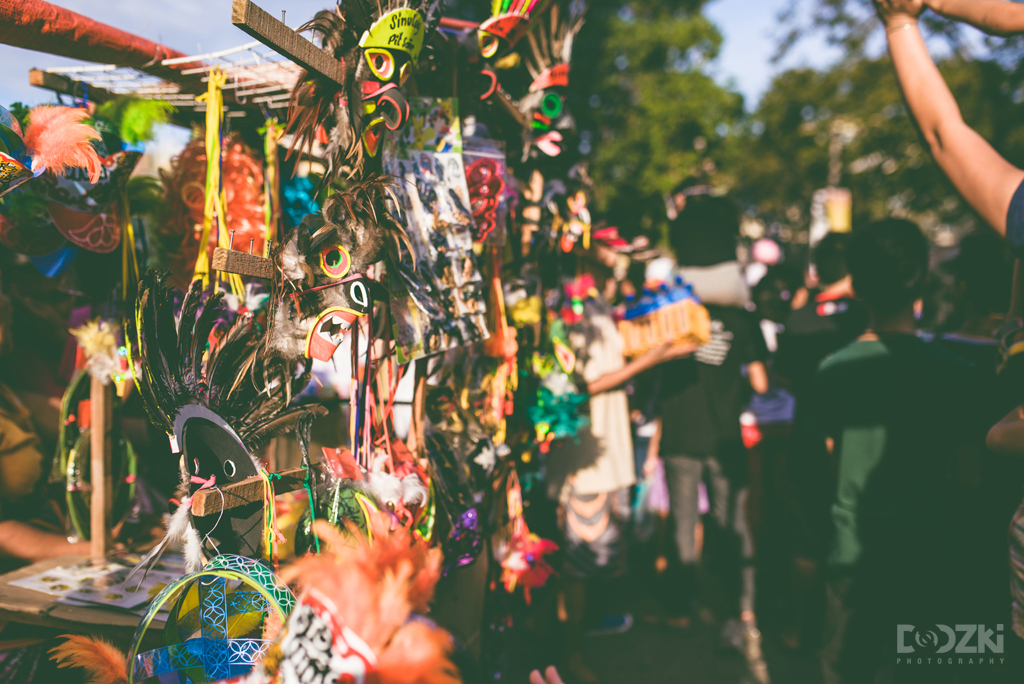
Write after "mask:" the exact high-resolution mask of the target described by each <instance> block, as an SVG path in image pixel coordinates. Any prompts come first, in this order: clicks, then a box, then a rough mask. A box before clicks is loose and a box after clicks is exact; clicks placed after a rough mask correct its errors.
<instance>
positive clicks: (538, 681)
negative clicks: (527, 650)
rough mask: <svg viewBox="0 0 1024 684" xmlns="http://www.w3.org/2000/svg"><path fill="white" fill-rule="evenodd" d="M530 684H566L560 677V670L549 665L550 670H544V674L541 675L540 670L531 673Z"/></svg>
mask: <svg viewBox="0 0 1024 684" xmlns="http://www.w3.org/2000/svg"><path fill="white" fill-rule="evenodd" d="M530 684H565V683H564V682H563V681H562V678H561V677H560V676H559V675H558V670H556V669H555V666H554V665H548V669H546V670H544V674H543V675H541V673H540V670H534V671H533V672H531V673H530Z"/></svg>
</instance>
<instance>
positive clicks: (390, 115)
mask: <svg viewBox="0 0 1024 684" xmlns="http://www.w3.org/2000/svg"><path fill="white" fill-rule="evenodd" d="M440 20H441V11H440V0H384V2H383V3H380V2H377V1H376V0H344V1H343V2H339V3H338V5H337V7H336V8H335V9H334V10H323V11H321V12H317V14H316V16H315V17H313V19H312V20H310V21H308V22H306V23H305V24H303V25H302V26H301V27H299V31H300V32H301V31H312V32H314V33H315V34H318V35H319V36H320V38H321V40H322V45H323V49H324V50H325V51H328V52H330V53H331V54H332V55H333V56H334V57H335V58H336V59H338V60H340V61H341V62H342V64H343V65H344V78H345V84H344V86H339V85H338V84H337V83H336V82H334V81H331V80H327V79H324V78H322V77H318V76H316V75H312V74H305V75H303V76H302V77H300V78H299V81H298V83H297V84H296V86H295V89H294V90H293V91H292V96H291V101H290V102H289V128H290V129H291V130H292V131H293V132H294V133H295V138H294V142H293V143H292V149H295V148H296V147H298V148H299V149H300V150H304V151H306V152H309V151H311V150H312V146H313V143H314V142H315V141H318V142H320V143H322V144H324V145H326V147H327V169H326V172H325V174H324V181H323V184H324V185H326V184H329V183H330V181H331V180H333V179H334V178H336V177H338V176H345V177H350V178H352V177H355V178H362V177H364V176H365V174H364V171H365V170H366V169H367V167H368V166H369V170H379V169H380V148H381V143H382V141H383V139H384V134H385V131H386V130H391V131H396V130H398V129H400V128H401V127H402V126H404V125H405V123H406V121H407V120H408V119H409V104H408V103H407V102H406V100H405V97H404V96H403V95H402V91H401V87H402V85H404V84H405V81H406V79H407V78H408V77H409V76H410V75H411V73H412V71H413V69H415V67H416V63H417V61H418V60H419V56H420V50H421V49H422V48H423V43H424V42H425V40H426V38H427V36H429V35H430V34H431V33H432V32H433V31H434V30H435V28H436V27H437V24H438V22H439V21H440ZM371 160H372V161H371Z"/></svg>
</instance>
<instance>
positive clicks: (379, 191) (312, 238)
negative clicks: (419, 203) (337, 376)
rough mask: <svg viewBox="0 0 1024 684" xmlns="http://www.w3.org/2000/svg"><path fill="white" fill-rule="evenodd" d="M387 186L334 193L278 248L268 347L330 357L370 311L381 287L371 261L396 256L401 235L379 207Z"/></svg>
mask: <svg viewBox="0 0 1024 684" xmlns="http://www.w3.org/2000/svg"><path fill="white" fill-rule="evenodd" d="M388 193H389V190H388V189H387V184H386V181H384V180H382V179H377V180H374V181H369V182H367V183H362V184H359V185H358V186H357V187H356V188H355V189H353V190H351V191H349V192H347V193H336V194H334V195H332V196H331V197H330V198H329V199H328V200H327V202H326V203H325V204H324V208H323V211H322V212H321V213H320V214H311V215H310V216H307V217H306V219H305V220H304V221H303V222H302V225H300V226H299V227H298V228H297V229H296V230H295V232H294V234H293V235H292V236H291V239H290V240H288V241H287V242H286V243H285V244H284V246H283V247H282V248H280V249H279V250H277V254H276V255H275V257H274V259H275V263H276V267H277V269H278V271H279V272H280V274H281V276H282V279H283V281H284V282H283V286H282V292H281V296H280V297H279V298H277V299H276V304H275V310H274V311H273V315H272V324H271V330H270V346H271V347H272V348H273V349H275V350H276V351H278V352H279V353H281V354H282V355H284V356H286V357H291V358H296V357H302V356H304V357H306V358H313V359H319V360H321V361H328V360H330V359H331V357H332V356H333V355H334V352H335V351H337V349H338V347H339V346H340V345H341V343H342V342H343V341H344V339H345V336H346V335H348V333H349V331H350V330H351V329H352V326H353V325H356V323H357V321H358V319H359V318H361V317H363V316H366V315H367V314H369V313H371V311H372V308H373V301H374V299H378V300H379V299H381V298H382V294H383V293H380V292H379V289H380V286H379V285H378V284H377V283H375V282H374V281H373V280H372V279H371V278H370V277H369V271H370V267H371V266H373V264H375V263H377V262H378V261H381V260H382V259H384V258H385V256H387V255H388V254H389V252H390V253H391V254H394V255H395V256H396V257H397V253H398V250H399V249H400V245H401V244H405V240H406V239H407V238H406V237H405V233H404V232H403V231H402V229H401V227H400V226H399V225H398V223H397V222H396V221H395V220H394V218H392V216H391V215H390V214H389V213H388V212H387V210H386V209H385V208H384V200H385V197H387V196H388ZM375 291H377V292H378V294H377V296H376V297H375V296H374V293H375Z"/></svg>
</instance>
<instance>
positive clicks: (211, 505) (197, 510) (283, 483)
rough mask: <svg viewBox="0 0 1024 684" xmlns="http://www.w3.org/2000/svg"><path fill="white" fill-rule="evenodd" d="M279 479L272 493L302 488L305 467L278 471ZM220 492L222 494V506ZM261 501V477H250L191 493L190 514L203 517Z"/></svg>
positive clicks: (282, 492)
mask: <svg viewBox="0 0 1024 684" xmlns="http://www.w3.org/2000/svg"><path fill="white" fill-rule="evenodd" d="M278 475H280V476H281V479H279V480H276V481H275V482H274V493H275V494H284V493H285V492H294V491H295V490H297V489H302V487H303V482H304V481H305V478H306V469H305V468H289V469H288V470H284V471H281V472H280V473H278ZM221 493H223V494H224V498H223V502H224V504H223V506H222V505H221V501H222V499H221ZM257 501H263V478H262V477H250V478H247V479H245V480H242V481H241V482H234V483H232V484H229V485H226V486H224V487H221V488H220V489H200V490H199V491H198V492H196V493H195V494H193V495H192V515H195V516H199V517H203V516H206V515H217V514H218V513H220V512H221V510H222V509H231V508H238V507H239V506H244V505H246V504H251V503H255V502H257Z"/></svg>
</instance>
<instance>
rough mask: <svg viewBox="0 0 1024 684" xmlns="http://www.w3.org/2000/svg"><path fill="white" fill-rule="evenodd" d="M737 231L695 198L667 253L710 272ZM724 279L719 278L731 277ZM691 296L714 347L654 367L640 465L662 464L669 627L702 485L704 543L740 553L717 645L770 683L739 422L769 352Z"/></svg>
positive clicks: (749, 324) (732, 316) (681, 619)
mask: <svg viewBox="0 0 1024 684" xmlns="http://www.w3.org/2000/svg"><path fill="white" fill-rule="evenodd" d="M738 232H739V218H738V214H737V211H736V208H735V206H733V205H732V203H731V202H729V201H728V200H726V199H724V198H719V197H711V196H706V195H704V196H696V197H692V198H690V199H689V200H688V201H687V203H686V206H685V207H684V209H683V211H682V212H681V213H680V215H679V218H678V220H677V221H676V223H675V224H674V225H673V231H672V233H671V239H672V246H673V248H674V250H675V252H676V256H677V259H678V262H679V264H680V266H684V267H685V266H702V267H703V266H714V265H717V264H721V263H726V262H729V261H733V260H735V258H736V242H735V240H736V235H737V234H738ZM725 273H726V272H723V274H722V275H720V276H717V277H720V278H724V277H729V276H727V275H725ZM737 273H738V271H737ZM720 285H729V284H728V283H721V284H720V283H708V291H715V292H717V291H732V290H734V289H735V288H731V287H728V286H727V287H720ZM695 291H696V294H697V295H698V296H699V297H701V298H702V299H704V304H705V306H706V307H707V309H708V313H709V314H710V317H711V339H710V341H709V342H708V343H707V344H705V345H704V346H702V347H700V348H698V349H697V351H696V352H695V353H694V354H693V356H692V357H690V358H685V359H679V360H675V361H670V362H668V363H665V364H663V365H662V366H660V367H659V368H658V372H659V374H660V376H661V383H660V390H659V396H658V400H657V408H656V411H657V415H658V429H657V432H656V434H655V437H654V438H653V439H652V441H651V448H650V450H649V452H648V454H649V456H648V464H647V465H646V466H645V470H648V469H651V468H653V467H655V464H656V459H657V458H658V457H660V458H661V459H662V461H663V462H664V467H665V478H666V480H667V483H668V489H669V502H670V507H671V515H672V519H673V523H674V525H675V543H676V553H677V556H678V558H677V562H676V563H674V564H673V567H672V570H671V574H672V575H675V576H676V577H677V579H676V580H675V581H672V582H668V585H669V586H671V587H673V589H672V591H671V594H670V596H668V597H667V599H668V605H667V609H668V611H669V612H670V613H671V614H672V617H670V618H669V624H671V625H674V626H677V627H685V626H688V624H689V618H688V616H687V612H688V611H689V609H690V608H691V604H692V602H693V599H694V597H695V593H696V588H697V582H696V579H697V561H698V544H697V540H696V536H695V532H696V527H697V524H698V523H699V522H700V512H699V501H698V496H699V494H698V492H699V486H700V483H701V481H702V479H706V480H707V481H708V482H709V488H710V491H709V492H708V494H709V498H710V507H711V512H712V514H713V515H712V517H713V519H714V521H715V523H717V529H714V530H709V532H708V534H707V535H705V538H708V539H709V540H710V538H711V537H712V536H715V537H717V538H718V539H719V540H721V542H722V543H721V544H719V545H718V546H719V548H721V549H724V548H729V547H731V548H738V549H739V555H740V556H741V557H740V558H733V559H731V562H727V563H726V565H727V569H728V572H727V574H728V575H729V576H728V577H724V578H723V579H725V580H726V581H725V584H726V585H727V586H728V587H729V588H730V589H731V590H732V591H731V593H732V594H733V598H734V599H735V606H733V607H732V610H734V615H730V616H729V617H730V618H737V617H738V618H740V620H735V619H731V620H729V621H728V622H727V623H726V626H725V629H724V630H723V636H724V637H725V638H726V639H727V640H728V641H730V642H731V643H733V644H734V645H735V646H737V647H738V648H740V650H742V651H743V652H744V655H745V656H746V658H747V661H748V665H749V667H750V670H751V674H753V675H754V677H755V679H757V681H759V682H767V681H768V671H767V666H766V665H765V663H764V660H763V658H762V655H761V647H760V633H759V632H758V630H757V628H756V625H755V619H754V568H753V558H754V545H753V538H752V534H751V531H750V527H749V525H748V523H747V509H746V505H747V504H746V502H747V495H748V489H747V487H746V470H747V463H746V456H747V455H746V451H745V449H744V447H743V441H742V437H741V433H740V420H739V418H740V413H741V412H742V410H743V407H744V406H745V405H746V403H747V399H748V398H749V393H750V389H751V387H753V389H755V390H756V391H757V392H758V393H762V394H763V393H764V392H766V391H767V390H768V377H767V371H766V370H765V365H764V361H765V358H766V357H767V351H766V349H765V346H764V338H763V337H762V336H761V333H760V330H759V328H758V324H757V321H756V319H755V318H754V316H753V315H752V314H751V313H750V312H748V311H746V310H744V309H741V308H737V307H733V306H720V305H716V304H714V303H713V302H711V301H709V300H708V299H707V297H706V296H705V295H703V294H702V293H701V291H700V290H699V289H696V288H695ZM744 371H746V375H747V377H744ZM727 539H728V540H727ZM708 546H709V549H710V548H711V546H712V544H711V541H709V543H708Z"/></svg>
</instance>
